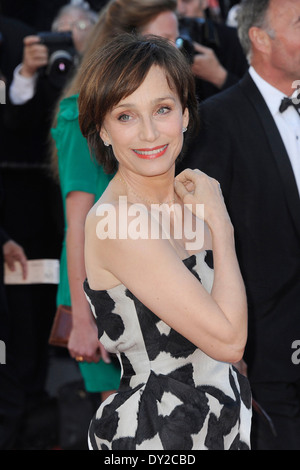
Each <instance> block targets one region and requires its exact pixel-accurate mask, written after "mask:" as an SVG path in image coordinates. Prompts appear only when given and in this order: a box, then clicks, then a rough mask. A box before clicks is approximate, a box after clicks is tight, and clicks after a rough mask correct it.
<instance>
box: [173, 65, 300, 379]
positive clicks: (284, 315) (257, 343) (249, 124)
mask: <svg viewBox="0 0 300 470" xmlns="http://www.w3.org/2000/svg"><path fill="white" fill-rule="evenodd" d="M200 114H201V120H202V123H201V126H202V127H201V131H200V132H199V134H198V135H197V137H196V139H195V140H194V141H193V142H191V144H190V146H189V148H188V150H187V153H186V156H185V158H184V159H183V161H182V162H181V163H180V164H179V166H178V171H180V170H181V169H183V168H186V167H190V168H199V169H201V170H202V171H204V172H206V173H207V174H209V175H210V176H212V177H214V178H216V179H218V180H219V181H220V183H221V186H222V190H223V194H224V199H225V202H226V205H227V208H228V211H229V213H230V216H231V220H232V222H233V225H234V228H235V238H236V248H237V254H238V258H239V262H240V266H241V271H242V274H243V277H244V280H245V284H246V288H247V295H248V303H249V339H248V344H247V348H246V354H245V359H246V360H247V362H248V366H249V377H250V379H252V380H253V381H261V380H262V381H273V380H274V381H276V380H277V381H278V380H279V381H282V380H290V379H292V380H294V379H295V378H299V377H300V367H299V366H297V365H294V364H293V363H292V360H291V355H292V352H293V350H292V349H291V345H292V343H293V341H294V340H296V339H300V199H299V193H298V190H297V186H296V182H295V178H294V174H293V171H292V168H291V164H290V161H289V158H288V155H287V152H286V149H285V147H284V145H283V142H282V139H281V137H280V134H279V132H278V130H277V127H276V125H275V123H274V120H273V118H272V116H271V114H270V112H269V110H268V108H267V106H266V104H265V101H264V99H263V98H262V96H261V94H260V92H259V91H258V89H257V87H256V85H255V84H254V82H253V81H252V79H251V77H250V75H249V74H248V73H247V74H246V75H245V77H244V78H243V79H242V80H241V82H240V83H239V84H237V85H235V86H233V87H232V88H230V89H228V90H226V91H224V92H222V93H220V94H219V95H216V96H214V97H213V98H210V99H209V100H207V101H206V102H204V103H203V104H202V106H201V109H200Z"/></svg>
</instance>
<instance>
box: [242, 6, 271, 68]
mask: <svg viewBox="0 0 300 470" xmlns="http://www.w3.org/2000/svg"><path fill="white" fill-rule="evenodd" d="M270 3H271V0H242V2H241V4H240V8H239V10H238V13H237V22H238V26H237V28H238V35H239V39H240V42H241V45H242V48H243V50H244V52H245V54H246V57H247V59H248V61H249V62H250V60H251V52H252V47H251V41H250V38H249V30H250V28H252V27H253V26H256V27H257V28H262V29H265V30H268V33H269V34H270V36H273V35H274V33H273V32H272V31H271V30H270V27H269V25H268V9H269V6H270Z"/></svg>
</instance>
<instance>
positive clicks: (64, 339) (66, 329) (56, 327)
mask: <svg viewBox="0 0 300 470" xmlns="http://www.w3.org/2000/svg"><path fill="white" fill-rule="evenodd" d="M71 329H72V309H71V307H69V306H68V305H59V306H58V308H57V310H56V313H55V317H54V321H53V325H52V328H51V332H50V337H49V344H51V345H52V346H62V347H64V348H66V347H67V346H68V341H69V337H70V333H71Z"/></svg>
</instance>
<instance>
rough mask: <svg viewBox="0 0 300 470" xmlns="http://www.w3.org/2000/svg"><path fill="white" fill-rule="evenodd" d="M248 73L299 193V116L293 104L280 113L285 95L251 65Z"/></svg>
mask: <svg viewBox="0 0 300 470" xmlns="http://www.w3.org/2000/svg"><path fill="white" fill-rule="evenodd" d="M249 73H250V75H251V77H252V79H253V81H254V83H255V84H256V86H257V87H258V89H259V91H260V93H261V94H262V96H263V98H264V100H265V102H266V104H267V106H268V108H269V110H270V112H271V114H272V116H273V118H274V121H275V123H276V125H277V128H278V130H279V133H280V135H281V138H282V140H283V143H284V145H285V148H286V151H287V153H288V156H289V159H290V162H291V165H292V168H293V171H294V175H295V180H296V183H297V187H298V191H299V195H300V116H299V114H298V112H297V110H296V109H295V108H294V106H289V108H288V109H287V110H286V111H284V112H283V113H281V112H280V111H279V107H280V104H281V101H282V99H283V98H286V95H285V94H284V93H282V92H281V91H279V90H278V89H277V88H274V87H273V86H272V85H270V84H269V83H268V82H266V81H265V80H264V79H263V78H262V77H261V76H260V75H258V73H257V72H256V70H255V69H254V68H253V67H250V68H249Z"/></svg>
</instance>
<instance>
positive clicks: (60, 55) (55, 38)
mask: <svg viewBox="0 0 300 470" xmlns="http://www.w3.org/2000/svg"><path fill="white" fill-rule="evenodd" d="M38 37H39V38H40V42H41V44H44V45H45V46H47V48H48V50H49V60H48V64H47V66H46V67H45V74H46V75H47V76H48V77H49V79H50V80H51V82H52V83H53V84H54V85H55V86H57V87H59V88H61V87H63V86H64V84H65V82H66V79H67V77H68V76H69V74H70V72H71V71H72V70H73V69H74V67H76V66H77V65H78V63H79V57H78V54H77V52H76V49H75V47H74V43H73V38H72V32H71V31H66V32H41V33H38Z"/></svg>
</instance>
